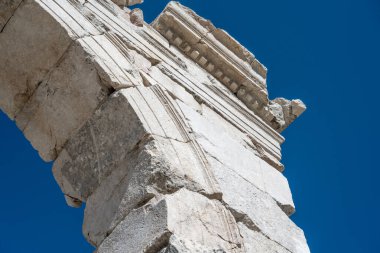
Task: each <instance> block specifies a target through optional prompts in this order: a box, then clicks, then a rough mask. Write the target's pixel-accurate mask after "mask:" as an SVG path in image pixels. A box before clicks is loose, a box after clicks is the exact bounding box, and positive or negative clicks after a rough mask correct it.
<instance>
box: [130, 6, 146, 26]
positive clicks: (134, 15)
mask: <svg viewBox="0 0 380 253" xmlns="http://www.w3.org/2000/svg"><path fill="white" fill-rule="evenodd" d="M130 17H131V22H132V24H134V25H137V26H139V27H142V26H144V14H143V11H142V10H141V9H139V8H135V9H133V10H132V11H131V13H130Z"/></svg>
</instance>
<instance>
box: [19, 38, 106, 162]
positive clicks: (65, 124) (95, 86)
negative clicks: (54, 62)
mask: <svg viewBox="0 0 380 253" xmlns="http://www.w3.org/2000/svg"><path fill="white" fill-rule="evenodd" d="M81 43H83V42H80V40H79V41H77V42H76V43H74V44H73V45H72V46H71V47H70V48H69V49H68V50H67V52H66V54H65V56H63V58H62V59H61V61H60V63H59V65H58V66H56V67H55V68H54V69H53V70H51V72H50V73H49V77H48V78H47V79H46V80H44V81H43V82H42V83H40V85H39V86H38V88H37V89H36V91H35V92H34V94H33V96H32V97H31V98H30V99H29V101H28V103H27V104H26V105H25V106H24V109H23V110H21V112H20V113H19V114H18V115H17V116H16V123H17V125H18V127H19V128H20V129H21V130H22V131H23V132H24V135H25V136H26V138H28V139H29V140H30V141H31V143H32V145H33V146H34V148H35V149H37V150H38V152H39V154H40V156H41V157H42V158H43V159H44V160H46V161H50V160H52V159H54V158H55V157H56V156H57V154H58V153H59V152H60V150H61V148H62V146H63V145H64V144H65V143H66V141H67V140H68V139H69V138H70V137H71V136H72V135H73V134H74V132H75V131H76V130H77V129H79V127H80V126H82V124H83V123H84V122H85V121H86V120H87V119H88V118H89V117H90V116H91V115H92V113H93V112H94V110H95V109H96V107H97V106H98V104H99V103H101V101H103V100H104V99H105V98H106V97H107V96H108V94H109V88H107V87H106V86H104V85H103V84H102V82H101V80H100V78H99V75H98V72H97V70H96V68H95V66H94V64H93V63H92V62H91V60H90V58H89V57H90V55H89V54H87V53H86V52H85V51H84V50H83V48H82V45H81Z"/></svg>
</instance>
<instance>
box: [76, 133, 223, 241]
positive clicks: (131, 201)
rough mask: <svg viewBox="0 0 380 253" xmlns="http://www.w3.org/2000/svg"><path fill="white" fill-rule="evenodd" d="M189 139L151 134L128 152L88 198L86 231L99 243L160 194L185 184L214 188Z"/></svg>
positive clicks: (191, 187)
mask: <svg viewBox="0 0 380 253" xmlns="http://www.w3.org/2000/svg"><path fill="white" fill-rule="evenodd" d="M193 153H194V151H193V150H192V147H191V145H190V144H189V143H183V142H180V141H176V140H171V139H166V138H162V137H158V136H150V137H148V138H147V139H145V140H141V141H140V142H139V143H138V145H137V146H136V147H134V149H133V150H132V151H130V152H128V153H127V154H126V156H125V158H124V161H123V162H121V163H120V165H119V167H118V168H116V169H115V170H114V171H113V172H112V173H111V175H110V176H108V177H107V178H106V179H104V180H103V181H102V182H101V184H100V186H99V187H98V188H97V189H96V191H95V192H94V193H93V194H92V195H91V196H90V197H89V198H88V199H87V203H86V210H85V219H84V225H83V233H84V235H85V236H86V237H87V238H88V240H89V241H90V242H92V243H93V244H94V245H99V243H100V242H101V241H102V240H103V239H104V238H105V237H106V236H107V234H109V232H111V231H112V230H113V228H114V227H115V226H116V225H117V224H118V223H119V222H120V221H121V220H122V219H123V217H125V216H126V215H127V214H128V213H129V212H130V211H131V210H133V209H134V208H137V207H139V206H140V205H142V204H143V203H145V202H146V201H148V200H149V199H151V198H153V197H154V196H158V195H160V194H168V193H172V192H175V191H177V190H178V189H181V188H187V189H189V190H191V191H194V192H199V193H203V194H206V195H210V194H211V195H216V194H217V192H210V190H209V186H208V183H207V181H205V180H204V175H203V171H202V170H200V168H201V167H200V166H199V161H197V158H196V157H195V156H194V155H193Z"/></svg>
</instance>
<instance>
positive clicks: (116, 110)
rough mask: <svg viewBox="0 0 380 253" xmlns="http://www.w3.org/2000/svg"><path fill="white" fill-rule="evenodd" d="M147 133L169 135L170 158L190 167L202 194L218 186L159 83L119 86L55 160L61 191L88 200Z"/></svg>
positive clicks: (184, 169)
mask: <svg viewBox="0 0 380 253" xmlns="http://www.w3.org/2000/svg"><path fill="white" fill-rule="evenodd" d="M147 135H153V136H157V137H162V138H164V139H168V140H172V142H171V143H170V145H169V146H168V147H169V148H168V149H167V152H169V154H174V155H173V157H174V158H176V159H174V158H173V159H170V160H173V161H175V165H176V166H178V168H180V167H181V166H182V167H183V168H181V170H183V171H186V169H187V168H188V170H189V172H188V175H189V176H191V175H193V178H191V177H190V179H191V180H194V181H197V182H199V183H200V184H203V185H205V189H204V191H205V194H210V195H212V194H214V193H215V191H217V186H215V185H214V183H215V182H214V181H213V179H212V178H210V175H209V174H208V171H207V170H208V168H207V164H206V162H205V158H204V157H203V156H202V155H201V151H200V150H199V148H198V147H197V146H196V144H194V143H193V142H192V140H191V139H190V138H189V136H188V135H187V130H186V125H184V123H183V122H182V121H181V118H180V116H179V115H178V114H177V113H176V110H175V108H174V107H173V104H172V102H171V101H170V98H169V97H168V96H166V95H165V94H164V93H161V89H160V88H159V87H158V86H153V87H151V88H146V87H139V88H130V89H124V90H121V91H120V92H117V93H116V94H114V95H113V96H112V97H111V98H110V99H109V101H107V102H106V103H105V104H104V105H103V106H101V108H100V109H99V110H97V111H96V112H95V114H94V116H93V117H92V118H91V119H90V120H89V121H88V122H87V123H86V124H85V125H84V127H82V129H81V130H80V131H79V132H78V133H77V134H76V135H75V136H74V137H73V138H72V139H71V140H70V141H69V142H68V143H67V145H66V146H65V149H64V151H63V152H61V154H60V156H59V157H58V159H57V161H56V162H55V164H54V168H53V172H54V175H55V177H56V180H57V182H58V183H59V184H60V186H61V187H62V190H63V191H64V193H65V194H67V195H69V196H72V197H74V198H77V199H80V200H86V199H87V197H88V196H90V194H91V193H92V192H93V191H94V190H95V189H96V188H97V187H98V186H99V183H100V182H101V181H102V180H103V179H104V178H106V177H107V176H108V175H110V173H111V172H112V171H113V170H114V169H115V168H117V167H118V166H119V163H120V162H122V161H123V160H124V159H125V157H126V156H127V154H128V152H130V151H132V150H133V149H134V148H135V147H136V145H138V143H139V142H141V141H142V140H144V138H146V136H147ZM174 141H175V142H174ZM183 144H186V145H183ZM177 149H178V151H177ZM175 154H176V155H175ZM191 173H192V174H191Z"/></svg>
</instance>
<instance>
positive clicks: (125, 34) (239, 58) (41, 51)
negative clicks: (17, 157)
mask: <svg viewBox="0 0 380 253" xmlns="http://www.w3.org/2000/svg"><path fill="white" fill-rule="evenodd" d="M141 2H142V0H112V1H111V0H87V1H83V0H54V1H51V0H24V1H22V0H13V1H12V0H3V1H1V2H0V54H1V56H2V57H0V69H1V70H2V71H0V108H1V109H2V110H3V111H4V112H5V113H6V114H7V115H8V116H9V117H10V118H11V119H12V120H15V123H16V124H17V126H18V127H19V128H20V129H21V130H22V131H23V133H24V135H25V137H26V138H27V139H28V140H29V141H30V142H31V144H32V145H33V147H34V148H35V149H36V150H37V151H38V152H39V154H40V156H41V157H42V158H43V159H44V160H46V161H52V160H55V161H54V166H53V173H54V176H55V178H56V181H57V182H58V184H59V186H60V187H61V189H62V192H63V194H64V199H65V200H66V202H67V204H68V205H69V206H71V207H80V206H81V205H82V203H83V202H86V208H85V215H84V223H83V233H84V235H85V237H86V239H87V240H88V241H89V242H90V243H91V244H93V245H94V246H96V247H97V251H96V252H97V253H115V252H116V253H117V252H123V253H125V252H131V253H134V252H136V253H141V252H145V253H157V252H159V253H177V252H181V253H186V252H189V253H190V252H203V253H211V252H219V253H222V252H223V253H230V252H233V253H235V252H236V253H237V252H245V253H251V252H263V253H266V252H268V253H269V252H273V253H274V252H278V253H309V252H310V250H309V248H308V246H307V243H306V239H305V236H304V233H303V231H302V230H301V229H300V228H298V227H297V226H296V225H295V224H294V223H293V222H292V221H291V220H290V219H289V217H288V216H289V215H291V214H292V213H293V212H294V210H295V207H294V203H293V200H292V195H291V192H290V189H289V185H288V181H287V179H286V178H285V177H284V176H283V174H282V173H281V172H282V171H283V169H284V166H283V165H282V164H281V162H280V160H281V144H282V143H283V141H284V138H283V137H282V136H281V135H280V134H279V133H280V132H281V131H282V130H284V129H285V128H286V127H288V126H289V124H291V123H292V122H293V121H294V120H295V119H296V118H297V117H298V116H300V115H301V114H302V113H303V111H304V110H305V109H306V106H305V105H304V104H303V103H302V101H301V100H297V99H295V100H287V99H284V98H277V99H274V100H269V98H268V91H267V86H266V77H267V69H266V68H265V67H264V65H262V64H261V63H260V62H259V61H258V60H257V59H256V57H255V56H254V55H253V54H252V53H250V52H249V51H248V50H247V49H246V48H245V47H243V46H242V45H240V44H239V42H237V41H236V40H235V39H234V38H232V37H231V36H230V35H229V34H228V33H227V32H226V31H224V30H222V29H218V28H216V27H214V26H213V25H212V23H211V22H210V21H208V20H206V19H204V18H202V17H200V16H198V15H197V14H195V13H194V12H193V11H191V10H190V9H188V8H186V7H184V6H181V5H180V4H178V3H174V2H171V3H169V5H168V6H167V7H166V9H165V10H164V11H163V13H162V14H161V15H160V16H159V17H158V18H157V19H156V20H155V21H154V22H153V25H152V26H151V25H149V24H146V23H144V20H143V16H142V12H141V10H139V9H134V10H130V9H128V8H127V7H128V6H132V5H135V4H138V3H141ZM199 42H202V43H199Z"/></svg>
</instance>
